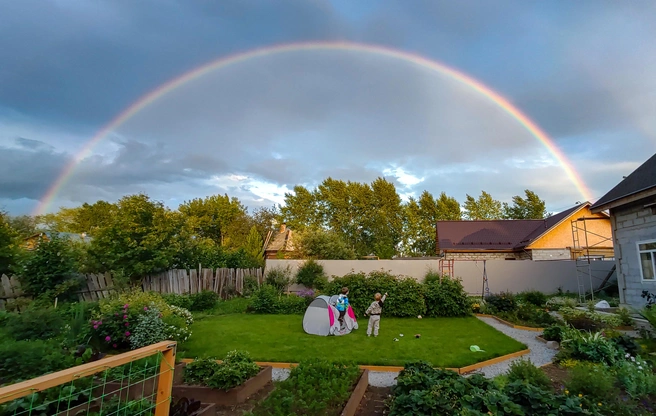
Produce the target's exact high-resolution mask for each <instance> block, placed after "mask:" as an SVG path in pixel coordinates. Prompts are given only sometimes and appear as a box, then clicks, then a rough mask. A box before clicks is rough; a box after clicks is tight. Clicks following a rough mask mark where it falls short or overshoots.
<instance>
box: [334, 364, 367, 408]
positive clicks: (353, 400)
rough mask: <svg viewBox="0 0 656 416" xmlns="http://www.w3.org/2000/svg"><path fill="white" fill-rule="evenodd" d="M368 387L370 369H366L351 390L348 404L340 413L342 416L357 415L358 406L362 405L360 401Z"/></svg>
mask: <svg viewBox="0 0 656 416" xmlns="http://www.w3.org/2000/svg"><path fill="white" fill-rule="evenodd" d="M367 387H369V370H364V371H363V372H362V375H361V376H360V379H359V380H358V383H357V384H356V385H355V388H354V389H353V391H352V392H351V397H349V399H348V401H347V402H346V405H344V409H343V410H342V413H340V416H355V413H356V412H357V411H358V407H360V402H361V401H362V398H363V397H364V394H365V392H366V391H367Z"/></svg>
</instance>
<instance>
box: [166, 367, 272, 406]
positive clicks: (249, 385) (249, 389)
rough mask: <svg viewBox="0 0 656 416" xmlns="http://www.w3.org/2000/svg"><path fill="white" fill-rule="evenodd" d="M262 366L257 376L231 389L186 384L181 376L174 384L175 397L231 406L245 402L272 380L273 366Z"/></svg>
mask: <svg viewBox="0 0 656 416" xmlns="http://www.w3.org/2000/svg"><path fill="white" fill-rule="evenodd" d="M183 365H185V364H183ZM260 368H261V370H260V372H259V373H258V374H257V375H256V376H254V377H251V378H250V379H248V380H246V381H245V382H244V383H243V384H242V385H240V386H237V387H234V388H232V389H229V390H219V389H213V388H210V387H205V386H191V385H185V384H182V378H180V382H179V383H174V385H173V397H191V398H193V399H195V400H200V401H201V402H203V403H214V404H216V405H217V406H231V405H236V404H239V403H243V402H245V401H246V400H248V398H249V397H250V396H252V395H253V394H255V393H257V392H258V391H259V390H260V389H262V388H263V387H264V386H266V385H267V383H269V382H270V381H271V377H272V375H273V367H270V366H267V367H260Z"/></svg>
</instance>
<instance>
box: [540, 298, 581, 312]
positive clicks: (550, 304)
mask: <svg viewBox="0 0 656 416" xmlns="http://www.w3.org/2000/svg"><path fill="white" fill-rule="evenodd" d="M563 307H567V308H575V307H576V299H573V298H565V297H562V296H556V297H553V298H551V299H549V300H548V301H547V308H548V309H550V310H552V311H558V310H560V309H561V308H563Z"/></svg>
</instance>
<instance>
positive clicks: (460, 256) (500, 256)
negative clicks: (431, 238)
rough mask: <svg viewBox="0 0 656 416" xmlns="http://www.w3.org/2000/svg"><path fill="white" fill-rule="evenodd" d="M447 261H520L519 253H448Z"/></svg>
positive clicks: (446, 255)
mask: <svg viewBox="0 0 656 416" xmlns="http://www.w3.org/2000/svg"><path fill="white" fill-rule="evenodd" d="M445 258H446V259H449V260H450V259H453V260H456V261H457V260H505V259H508V258H512V259H515V260H520V259H521V257H520V254H519V253H494V252H492V253H446V254H445Z"/></svg>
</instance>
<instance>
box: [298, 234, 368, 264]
mask: <svg viewBox="0 0 656 416" xmlns="http://www.w3.org/2000/svg"><path fill="white" fill-rule="evenodd" d="M294 248H295V251H294V256H295V257H298V258H303V259H316V260H353V259H355V258H356V255H355V251H353V249H352V248H350V247H349V246H348V244H346V242H345V241H344V240H343V239H342V237H340V236H339V235H338V234H337V233H335V232H333V231H325V230H305V231H301V232H297V233H294Z"/></svg>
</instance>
